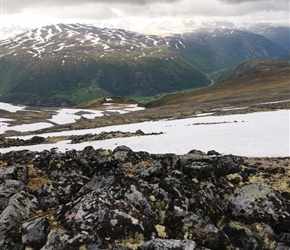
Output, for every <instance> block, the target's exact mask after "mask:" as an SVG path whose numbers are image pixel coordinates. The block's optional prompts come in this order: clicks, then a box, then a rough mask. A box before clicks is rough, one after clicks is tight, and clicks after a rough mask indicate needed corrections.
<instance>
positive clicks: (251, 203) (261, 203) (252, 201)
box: [229, 182, 290, 226]
mask: <svg viewBox="0 0 290 250" xmlns="http://www.w3.org/2000/svg"><path fill="white" fill-rule="evenodd" d="M229 202H230V208H231V209H232V214H233V216H234V217H235V218H241V219H244V220H246V221H248V222H254V221H258V222H266V223H269V224H270V225H273V226H277V225H279V224H281V222H282V221H285V220H289V218H290V214H289V210H288V205H287V201H286V200H285V199H284V198H283V197H282V196H281V194H280V193H278V192H277V191H276V190H274V189H273V188H272V187H271V186H269V185H267V184H265V183H260V182H257V183H252V184H249V185H245V186H243V187H242V188H240V189H239V190H237V191H236V192H235V193H234V194H233V195H232V196H231V197H230V198H229Z"/></svg>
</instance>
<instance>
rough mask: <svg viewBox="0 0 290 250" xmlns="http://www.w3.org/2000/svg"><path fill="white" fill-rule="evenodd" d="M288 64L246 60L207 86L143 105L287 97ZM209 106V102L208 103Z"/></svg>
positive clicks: (274, 99)
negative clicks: (216, 81)
mask: <svg viewBox="0 0 290 250" xmlns="http://www.w3.org/2000/svg"><path fill="white" fill-rule="evenodd" d="M289 75H290V63H289V62H282V61H279V60H249V61H246V62H243V63H241V64H239V65H237V66H236V67H234V68H232V69H230V70H228V71H225V72H223V73H222V74H220V75H219V79H220V81H219V82H218V83H215V84H213V85H211V86H208V87H204V88H200V89H196V90H192V91H187V92H183V93H179V94H174V95H168V96H165V97H163V98H161V99H158V100H155V101H152V102H150V103H148V104H147V107H149V108H150V107H159V106H164V105H173V104H174V105H175V104H178V105H183V104H185V103H191V104H193V105H194V104H195V103H196V104H197V103H214V104H216V105H217V106H218V105H219V104H220V103H223V105H225V104H226V103H227V105H237V104H241V103H242V105H247V104H246V103H247V102H249V103H251V102H255V103H257V102H259V101H261V102H267V101H279V100H286V99H289V96H290V88H289ZM211 106H213V105H211Z"/></svg>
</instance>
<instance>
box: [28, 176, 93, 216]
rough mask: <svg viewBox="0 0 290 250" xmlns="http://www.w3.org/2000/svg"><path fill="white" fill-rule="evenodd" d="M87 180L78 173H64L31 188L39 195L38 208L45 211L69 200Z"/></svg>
mask: <svg viewBox="0 0 290 250" xmlns="http://www.w3.org/2000/svg"><path fill="white" fill-rule="evenodd" d="M89 181H90V179H89V178H87V177H85V176H81V175H78V174H64V175H62V176H57V177H56V178H55V179H54V180H53V181H51V182H48V183H45V184H43V185H41V186H39V187H38V188H36V189H34V190H32V193H33V194H34V195H35V196H36V197H39V198H38V200H39V208H40V209H42V210H44V211H45V210H47V209H48V208H50V207H55V206H58V205H60V204H65V203H67V202H69V201H71V200H72V199H73V197H75V195H76V194H77V192H78V191H79V190H80V189H81V188H82V187H83V186H84V185H85V184H86V183H87V182H89Z"/></svg>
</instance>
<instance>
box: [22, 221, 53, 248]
mask: <svg viewBox="0 0 290 250" xmlns="http://www.w3.org/2000/svg"><path fill="white" fill-rule="evenodd" d="M49 232H50V227H49V222H48V219H47V218H46V217H35V218H31V219H29V220H27V221H26V222H25V223H23V224H22V225H21V227H20V233H21V238H22V244H23V245H25V246H31V247H33V248H36V249H40V248H41V247H42V246H43V245H44V244H45V242H46V239H47V235H48V234H49Z"/></svg>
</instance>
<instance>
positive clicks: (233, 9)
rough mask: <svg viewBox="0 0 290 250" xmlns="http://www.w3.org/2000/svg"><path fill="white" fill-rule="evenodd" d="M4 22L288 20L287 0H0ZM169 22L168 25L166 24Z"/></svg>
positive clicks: (127, 24) (139, 24) (137, 24)
mask: <svg viewBox="0 0 290 250" xmlns="http://www.w3.org/2000/svg"><path fill="white" fill-rule="evenodd" d="M0 1H1V26H6V25H10V24H11V23H14V24H20V25H26V24H32V25H38V26H40V25H46V24H52V23H61V22H64V23H68V22H70V23H72V22H83V23H96V24H100V25H101V24H102V25H103V26H109V27H110V26H111V27H112V26H113V27H119V28H127V29H131V30H138V29H139V30H140V31H142V29H150V27H153V25H154V27H155V26H156V27H159V28H161V29H165V28H166V27H165V26H166V25H167V26H169V27H171V28H173V29H179V28H180V29H181V28H183V27H187V26H190V25H193V24H194V23H200V22H207V21H209V22H211V21H230V22H239V23H241V22H255V23H256V22H263V23H264V22H270V23H273V22H274V23H284V24H285V23H288V22H289V0H0ZM167 28H168V27H167Z"/></svg>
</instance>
